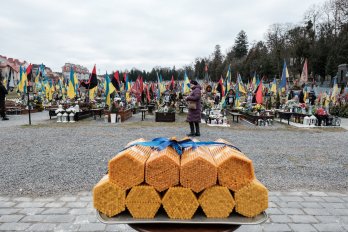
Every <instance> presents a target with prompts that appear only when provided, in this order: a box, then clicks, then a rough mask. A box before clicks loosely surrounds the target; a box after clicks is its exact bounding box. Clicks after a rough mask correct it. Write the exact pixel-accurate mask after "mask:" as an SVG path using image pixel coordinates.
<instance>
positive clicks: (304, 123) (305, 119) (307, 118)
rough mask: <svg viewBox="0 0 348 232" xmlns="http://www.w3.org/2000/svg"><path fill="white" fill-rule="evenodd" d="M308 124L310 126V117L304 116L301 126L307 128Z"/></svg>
mask: <svg viewBox="0 0 348 232" xmlns="http://www.w3.org/2000/svg"><path fill="white" fill-rule="evenodd" d="M309 124H310V117H308V116H305V117H304V118H303V125H307V126H309Z"/></svg>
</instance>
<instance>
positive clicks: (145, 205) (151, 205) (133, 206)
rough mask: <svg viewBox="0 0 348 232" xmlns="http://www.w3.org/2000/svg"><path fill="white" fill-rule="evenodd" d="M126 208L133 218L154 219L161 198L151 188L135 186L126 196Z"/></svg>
mask: <svg viewBox="0 0 348 232" xmlns="http://www.w3.org/2000/svg"><path fill="white" fill-rule="evenodd" d="M126 206H127V208H128V210H129V212H130V214H131V215H132V216H133V218H154V217H155V215H156V213H157V211H158V209H159V207H160V206H161V197H160V195H159V194H158V192H156V190H155V188H154V187H152V186H146V185H142V186H135V187H133V188H132V189H131V190H130V192H129V193H128V195H127V198H126Z"/></svg>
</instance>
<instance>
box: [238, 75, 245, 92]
mask: <svg viewBox="0 0 348 232" xmlns="http://www.w3.org/2000/svg"><path fill="white" fill-rule="evenodd" d="M237 82H238V83H237V84H238V89H239V92H241V93H244V94H246V93H247V92H246V91H245V88H244V85H243V81H242V77H241V75H240V74H239V73H238V78H237Z"/></svg>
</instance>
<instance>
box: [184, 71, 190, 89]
mask: <svg viewBox="0 0 348 232" xmlns="http://www.w3.org/2000/svg"><path fill="white" fill-rule="evenodd" d="M189 93H190V80H189V78H188V76H187V73H186V71H185V76H184V84H183V94H189Z"/></svg>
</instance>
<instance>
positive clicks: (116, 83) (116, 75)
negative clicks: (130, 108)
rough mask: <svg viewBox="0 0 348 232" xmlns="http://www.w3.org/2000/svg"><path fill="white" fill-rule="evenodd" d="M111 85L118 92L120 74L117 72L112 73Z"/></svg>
mask: <svg viewBox="0 0 348 232" xmlns="http://www.w3.org/2000/svg"><path fill="white" fill-rule="evenodd" d="M111 83H112V85H113V86H114V87H115V89H116V90H117V91H120V89H121V88H120V74H119V73H118V71H116V72H115V73H114V78H112V79H111Z"/></svg>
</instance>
